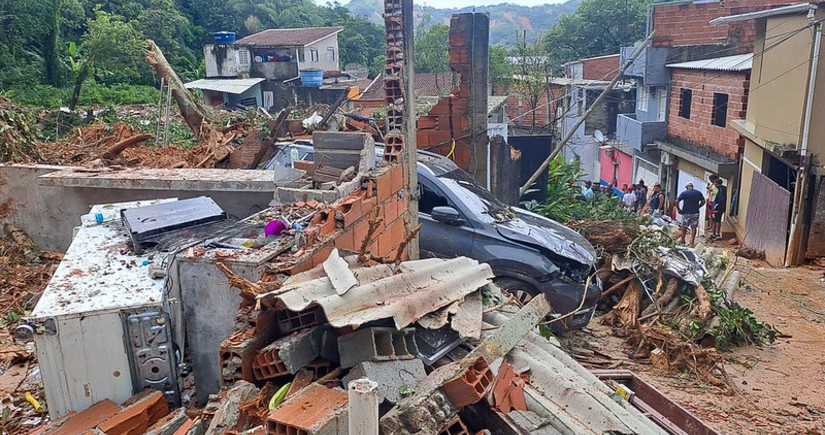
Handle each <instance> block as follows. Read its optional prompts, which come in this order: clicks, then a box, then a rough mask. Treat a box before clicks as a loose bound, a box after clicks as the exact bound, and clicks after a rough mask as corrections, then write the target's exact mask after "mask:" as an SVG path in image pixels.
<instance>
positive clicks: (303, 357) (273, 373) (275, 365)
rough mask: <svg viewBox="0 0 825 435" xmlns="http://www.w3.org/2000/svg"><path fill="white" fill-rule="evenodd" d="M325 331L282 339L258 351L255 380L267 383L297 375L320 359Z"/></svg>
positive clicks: (306, 332)
mask: <svg viewBox="0 0 825 435" xmlns="http://www.w3.org/2000/svg"><path fill="white" fill-rule="evenodd" d="M322 334H323V331H322V329H321V328H320V327H314V328H312V329H305V330H302V331H298V332H294V333H292V334H291V335H288V336H286V337H281V338H279V339H277V340H275V341H274V342H272V344H270V345H268V346H266V347H264V348H263V349H261V350H260V351H258V355H257V356H256V357H255V361H254V362H253V364H252V370H253V372H254V375H255V379H257V380H259V381H265V380H267V379H273V378H277V377H279V376H283V375H289V374H295V373H297V372H298V370H301V369H302V368H304V367H306V365H307V364H309V363H310V362H312V361H313V360H314V359H316V358H318V356H319V355H320V349H321V337H322Z"/></svg>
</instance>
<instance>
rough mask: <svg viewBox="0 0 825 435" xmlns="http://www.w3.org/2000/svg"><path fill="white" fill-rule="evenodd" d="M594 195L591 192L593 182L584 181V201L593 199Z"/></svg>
mask: <svg viewBox="0 0 825 435" xmlns="http://www.w3.org/2000/svg"><path fill="white" fill-rule="evenodd" d="M594 195H595V193H594V192H593V182H591V181H585V182H584V199H590V198H593V196H594Z"/></svg>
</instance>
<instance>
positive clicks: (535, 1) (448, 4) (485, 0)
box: [315, 0, 565, 8]
mask: <svg viewBox="0 0 825 435" xmlns="http://www.w3.org/2000/svg"><path fill="white" fill-rule="evenodd" d="M327 1H328V0H315V3H317V4H319V5H323V4H326V3H327ZM339 1H340V2H341V4H344V5H345V4H347V2H348V1H349V0H339ZM414 1H415V4H420V5H427V6H432V7H436V8H463V7H465V6H489V5H497V4H500V3H515V4H517V5H523V6H538V5H544V4H548V3H551V4H553V3H564V1H565V0H509V1H504V0H447V1H444V0H428V1H425V0H414Z"/></svg>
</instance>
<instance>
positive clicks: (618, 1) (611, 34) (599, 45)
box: [544, 0, 654, 63]
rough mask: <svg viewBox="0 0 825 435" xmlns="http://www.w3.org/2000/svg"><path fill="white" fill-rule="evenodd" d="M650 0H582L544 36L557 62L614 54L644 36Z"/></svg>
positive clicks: (550, 55) (551, 55) (548, 48)
mask: <svg viewBox="0 0 825 435" xmlns="http://www.w3.org/2000/svg"><path fill="white" fill-rule="evenodd" d="M653 2H654V1H653V0H582V2H581V3H580V4H579V6H578V7H577V8H576V11H575V12H573V13H572V14H569V15H568V14H565V15H562V16H561V17H559V20H558V21H557V22H556V24H555V25H554V26H553V27H552V28H551V29H550V31H549V32H548V33H547V35H546V36H545V38H544V45H545V48H546V50H547V54H548V55H549V57H550V58H551V59H552V60H553V61H554V62H557V63H564V62H567V61H571V60H575V59H584V58H588V57H594V56H601V55H607V54H615V53H618V52H619V49H620V48H621V47H626V46H630V45H633V43H634V42H636V41H638V40H640V39H643V38H644V32H645V17H646V13H647V5H648V4H650V3H653Z"/></svg>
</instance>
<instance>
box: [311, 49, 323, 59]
mask: <svg viewBox="0 0 825 435" xmlns="http://www.w3.org/2000/svg"><path fill="white" fill-rule="evenodd" d="M309 60H310V62H318V61H320V60H321V58H320V57H318V50H316V49H314V48H310V49H309Z"/></svg>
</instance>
